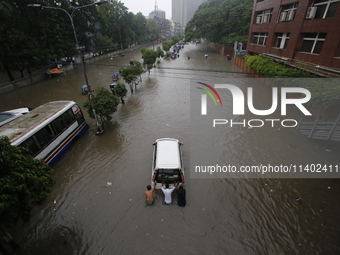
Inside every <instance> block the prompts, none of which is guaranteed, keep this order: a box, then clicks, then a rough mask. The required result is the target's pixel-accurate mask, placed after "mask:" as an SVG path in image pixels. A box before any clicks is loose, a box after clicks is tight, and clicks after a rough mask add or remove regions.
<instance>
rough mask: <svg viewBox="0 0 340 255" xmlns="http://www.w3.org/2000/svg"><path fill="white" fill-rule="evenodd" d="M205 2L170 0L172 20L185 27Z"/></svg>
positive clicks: (203, 0) (197, 0) (202, 0)
mask: <svg viewBox="0 0 340 255" xmlns="http://www.w3.org/2000/svg"><path fill="white" fill-rule="evenodd" d="M206 1H207V0H172V20H173V21H174V22H177V23H180V24H181V26H182V27H185V26H186V24H187V23H188V22H189V20H191V19H192V17H193V16H194V14H195V12H196V11H197V9H198V7H199V6H200V5H201V4H202V3H203V2H206Z"/></svg>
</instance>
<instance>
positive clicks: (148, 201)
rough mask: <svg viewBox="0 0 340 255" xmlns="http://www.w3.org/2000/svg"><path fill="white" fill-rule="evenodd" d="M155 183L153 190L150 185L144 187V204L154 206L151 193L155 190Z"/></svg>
mask: <svg viewBox="0 0 340 255" xmlns="http://www.w3.org/2000/svg"><path fill="white" fill-rule="evenodd" d="M156 185H157V182H155V183H154V186H153V188H151V185H148V186H146V188H147V189H148V190H147V191H145V192H144V195H145V203H146V204H147V205H153V204H154V202H155V201H154V198H153V192H154V190H155V188H156Z"/></svg>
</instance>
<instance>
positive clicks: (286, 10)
mask: <svg viewBox="0 0 340 255" xmlns="http://www.w3.org/2000/svg"><path fill="white" fill-rule="evenodd" d="M298 5H299V3H293V4H287V5H282V6H281V12H280V15H279V22H284V21H291V20H294V18H295V12H296V9H297V7H298Z"/></svg>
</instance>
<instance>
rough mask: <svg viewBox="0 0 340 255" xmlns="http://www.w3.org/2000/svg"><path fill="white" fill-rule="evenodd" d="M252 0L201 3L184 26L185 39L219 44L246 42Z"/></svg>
mask: <svg viewBox="0 0 340 255" xmlns="http://www.w3.org/2000/svg"><path fill="white" fill-rule="evenodd" d="M253 2H254V1H253V0H208V1H207V2H204V3H202V4H201V5H200V6H199V8H198V10H197V11H196V12H195V14H194V17H193V18H192V19H191V20H190V21H189V22H188V24H187V26H186V28H185V41H187V42H189V41H191V42H194V43H200V42H201V41H202V40H208V41H210V42H214V43H217V44H220V45H233V44H234V42H235V41H240V42H246V41H247V37H248V31H249V24H250V20H251V15H252V8H253Z"/></svg>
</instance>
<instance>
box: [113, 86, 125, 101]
mask: <svg viewBox="0 0 340 255" xmlns="http://www.w3.org/2000/svg"><path fill="white" fill-rule="evenodd" d="M115 92H116V95H117V96H118V97H120V100H121V101H122V104H124V97H125V96H126V93H127V89H126V87H125V85H124V83H117V85H116V86H115Z"/></svg>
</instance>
